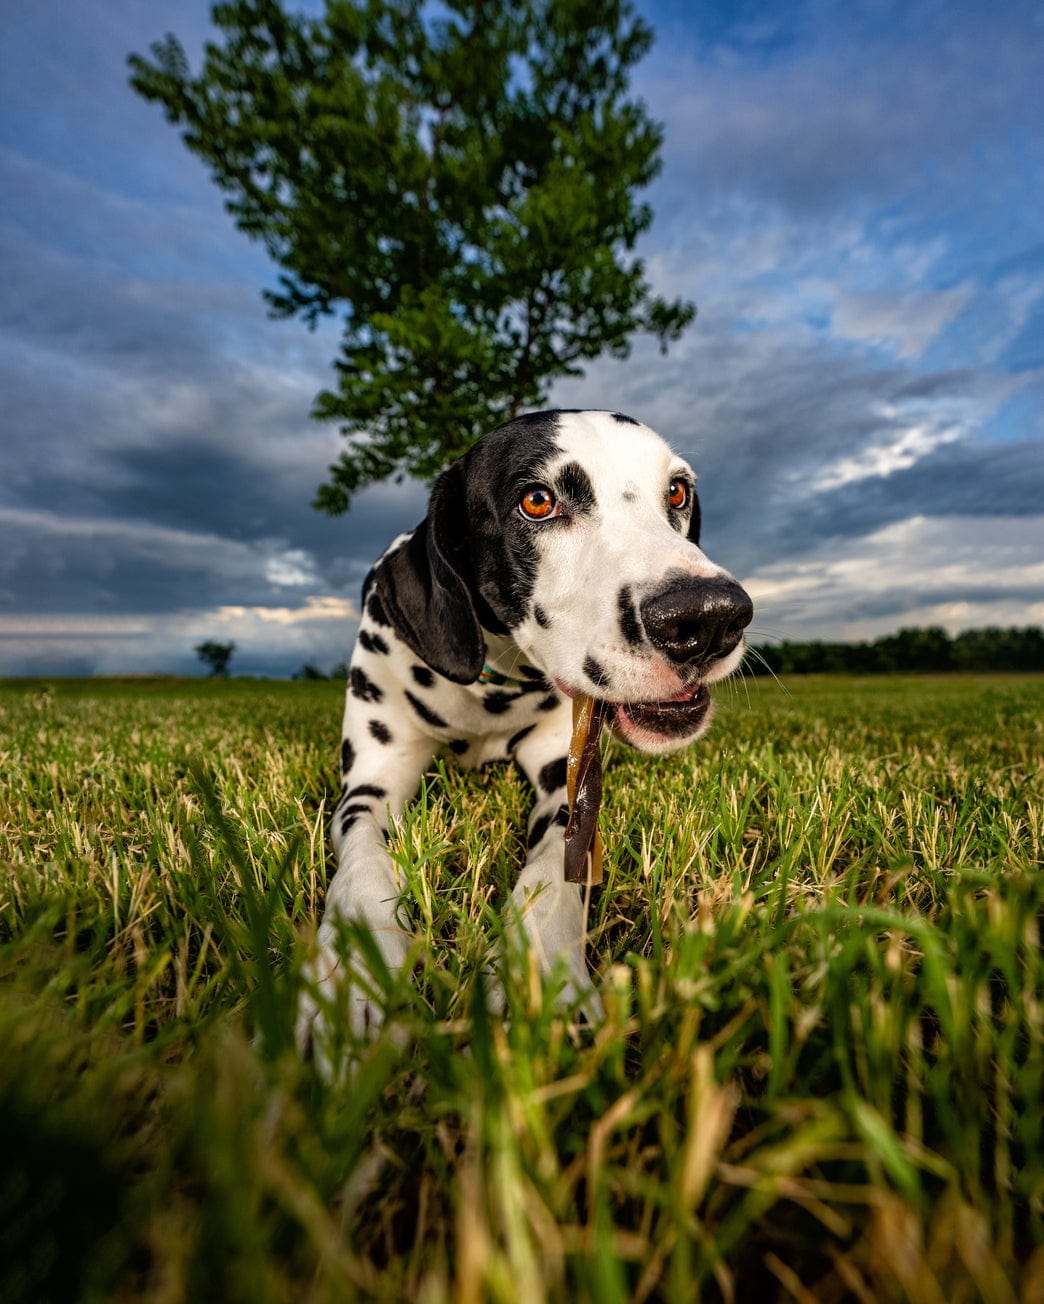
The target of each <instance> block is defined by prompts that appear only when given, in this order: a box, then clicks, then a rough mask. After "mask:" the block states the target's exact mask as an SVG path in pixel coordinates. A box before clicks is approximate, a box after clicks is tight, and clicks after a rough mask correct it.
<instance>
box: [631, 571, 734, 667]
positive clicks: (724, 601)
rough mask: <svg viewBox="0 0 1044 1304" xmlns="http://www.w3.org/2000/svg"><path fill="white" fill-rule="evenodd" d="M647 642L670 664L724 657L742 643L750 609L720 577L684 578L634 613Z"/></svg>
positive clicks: (652, 596)
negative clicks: (704, 578)
mask: <svg viewBox="0 0 1044 1304" xmlns="http://www.w3.org/2000/svg"><path fill="white" fill-rule="evenodd" d="M639 610H640V611H641V615H642V624H643V625H644V626H645V633H646V637H647V638H648V639H649V642H650V643H651V644H652V645H653V647H655V648H657V649H658V650H659V651H660V652H662V653H664V655H665V656H667V657H668V658H669V659H670V660H671V661H675V662H677V663H678V664H685V665H703V663H704V662H706V661H714V660H716V659H717V658H719V657H724V656H727V655H728V654H729V653H730V652H731V651H732V650H733V649H734V648H735V647H736V646H737V644H738V643H739V641H740V639H741V638H742V637H743V631H744V630H745V629H746V627H747V626H748V625H749V624H750V622H751V619H752V617H753V615H754V604H753V603H752V602H751V600H750V598H749V597H748V596H747V594H746V593H745V592H744V591H743V589H741V588H740V586H739V585H738V584H737V583H736V581H735V580H730V579H727V578H726V577H725V576H717V577H715V578H714V579H707V580H700V579H690V578H688V577H686V578H685V579H684V580H676V581H675V582H674V583H672V584H671V585H670V587H669V588H666V589H663V590H662V591H661V592H659V593H653V594H652V595H651V596H650V597H648V598H645V599H644V601H643V602H642V603H641V606H640V608H639Z"/></svg>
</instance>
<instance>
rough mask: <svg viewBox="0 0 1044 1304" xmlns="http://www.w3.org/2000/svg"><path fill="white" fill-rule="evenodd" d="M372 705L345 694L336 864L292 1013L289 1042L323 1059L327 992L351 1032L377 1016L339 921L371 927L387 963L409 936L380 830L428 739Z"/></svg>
mask: <svg viewBox="0 0 1044 1304" xmlns="http://www.w3.org/2000/svg"><path fill="white" fill-rule="evenodd" d="M373 715H374V712H373V710H372V708H369V707H367V704H366V703H365V702H359V701H357V700H356V699H355V698H353V697H351V696H349V698H348V702H347V706H346V709H345V719H344V737H343V742H342V747H341V756H342V776H341V798H340V801H339V802H338V804H337V807H336V809H335V811H334V816H333V844H334V851H335V852H336V856H337V870H336V872H335V874H334V876H333V878H332V879H331V880H330V884H329V886H328V888H327V892H326V905H325V910H324V914H323V920H322V923H321V924H320V926H319V931H318V934H317V937H316V953H315V955H314V956H313V957H312V958H311V959H310V960H309V962H308V964H307V966H306V982H307V988H306V990H305V992H304V993H303V994H302V997H301V1002H300V1006H299V1010H298V1017H297V1043H298V1046H299V1048H300V1049H301V1050H302V1051H303V1050H304V1049H305V1048H306V1047H307V1045H308V1042H309V1040H311V1042H312V1045H313V1051H314V1053H315V1054H316V1057H317V1060H318V1061H319V1063H320V1064H322V1065H324V1066H325V1067H326V1068H327V1069H329V1068H330V1066H331V1063H332V1061H331V1057H330V1050H329V1043H331V1041H332V1037H331V1031H332V1030H331V1029H330V1028H329V1026H328V1024H327V1022H326V1016H327V1012H328V1011H329V1010H331V1009H332V1007H333V1003H334V1000H335V997H336V996H338V995H340V994H341V993H342V992H343V993H346V995H347V1002H348V1022H349V1026H350V1028H351V1031H352V1033H353V1034H355V1035H356V1036H360V1037H361V1036H365V1035H366V1034H367V1033H369V1032H373V1031H375V1030H376V1028H377V1027H378V1026H379V1024H380V1022H381V1017H382V1014H381V1009H380V1005H379V1003H378V1002H377V1001H376V1000H375V999H374V998H373V995H372V984H371V983H370V982H368V981H367V980H366V977H365V975H359V974H353V973H352V972H351V970H350V969H349V967H348V965H347V958H346V957H345V956H344V955H343V954H342V947H341V945H340V940H341V939H340V933H341V930H342V926H343V924H344V922H346V921H352V922H354V923H357V924H361V925H363V926H364V927H365V928H366V929H368V931H369V932H370V933H371V934H372V936H373V938H374V941H375V942H376V944H377V946H378V948H379V949H380V952H381V956H382V957H383V960H384V962H385V964H386V965H387V967H388V969H389V970H390V971H391V972H392V973H395V972H397V971H398V970H399V969H401V967H402V965H403V962H404V961H405V959H406V955H407V952H408V950H409V946H410V942H411V940H412V938H411V935H410V934H409V933H407V932H405V931H404V930H403V929H402V927H401V926H400V924H399V922H398V920H397V918H396V910H397V907H398V902H399V897H400V895H401V893H402V890H403V886H404V884H403V883H402V882H401V881H400V878H399V873H398V869H397V866H396V865H395V862H394V861H393V860H392V859H391V857H390V856H389V855H388V850H387V846H386V843H385V834H386V832H387V830H388V828H389V827H390V825H391V822H392V820H394V819H395V818H396V817H397V816H398V815H399V814H400V813H401V811H402V809H403V807H404V806H405V804H406V802H407V801H409V799H410V798H411V797H412V796H413V795H414V793H415V792H416V790H417V787H418V784H419V782H420V777H421V775H422V774H423V773H424V770H425V768H426V766H427V765H428V763H429V762H430V761H431V758H432V756H433V755H434V752H435V745H434V743H433V741H432V739H431V738H429V737H426V736H424V735H421V734H418V733H415V732H413V731H406V730H405V729H404V728H403V727H402V724H401V721H400V722H397V724H396V730H395V733H394V734H393V733H392V731H391V729H390V728H389V727H388V726H387V725H385V724H384V723H383V722H382V721H381V720H378V719H376V718H371V717H373Z"/></svg>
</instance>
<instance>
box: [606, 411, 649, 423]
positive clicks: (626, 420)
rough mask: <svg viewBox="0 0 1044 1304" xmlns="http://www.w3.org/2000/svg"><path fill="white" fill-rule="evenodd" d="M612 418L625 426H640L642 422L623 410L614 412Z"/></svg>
mask: <svg viewBox="0 0 1044 1304" xmlns="http://www.w3.org/2000/svg"><path fill="white" fill-rule="evenodd" d="M612 418H613V420H614V421H619V422H620V424H621V425H624V426H640V425H641V424H642V423H641V422H640V421H635V419H634V417H628V416H625V415H624V414H623V413H622V412H614V413H612Z"/></svg>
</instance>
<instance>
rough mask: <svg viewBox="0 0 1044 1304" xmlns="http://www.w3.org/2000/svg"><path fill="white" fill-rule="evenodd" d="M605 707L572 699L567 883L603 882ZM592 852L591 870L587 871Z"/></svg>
mask: <svg viewBox="0 0 1044 1304" xmlns="http://www.w3.org/2000/svg"><path fill="white" fill-rule="evenodd" d="M605 716H606V704H605V703H604V702H600V701H598V700H597V699H596V698H593V697H584V696H581V695H578V696H576V697H574V698H573V737H572V740H571V741H570V744H569V759H568V762H567V766H566V791H567V793H568V796H569V823H568V825H567V826H566V831H565V880H566V882H567V883H592V884H594V883H600V882H601V881H602V841H601V839H600V838H599V836H598V807H599V806H600V805H601V802H602V758H601V755H600V753H599V751H598V736H599V734H600V733H601V732H602V725H603V723H604V722H605ZM588 853H590V869H589V868H588Z"/></svg>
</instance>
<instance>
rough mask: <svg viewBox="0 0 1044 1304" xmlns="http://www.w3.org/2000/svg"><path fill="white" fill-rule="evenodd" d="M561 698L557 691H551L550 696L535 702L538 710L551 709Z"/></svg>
mask: <svg viewBox="0 0 1044 1304" xmlns="http://www.w3.org/2000/svg"><path fill="white" fill-rule="evenodd" d="M560 701H561V698H560V697H559V696H558V694H557V693H552V694H551V696H550V697H545V698H544V699H543V701H540V702H537V710H538V711H553V710H554V709H555V707H556V706H557V705H558V703H559V702H560Z"/></svg>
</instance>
